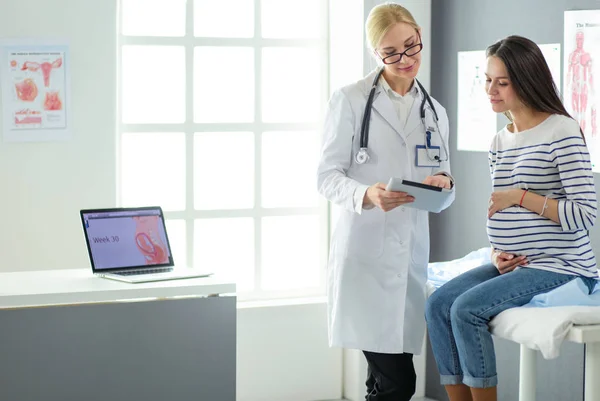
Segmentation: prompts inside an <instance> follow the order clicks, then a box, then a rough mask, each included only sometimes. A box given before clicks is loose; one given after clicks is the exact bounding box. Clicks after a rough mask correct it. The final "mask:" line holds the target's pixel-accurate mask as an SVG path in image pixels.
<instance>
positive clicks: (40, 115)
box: [0, 43, 71, 141]
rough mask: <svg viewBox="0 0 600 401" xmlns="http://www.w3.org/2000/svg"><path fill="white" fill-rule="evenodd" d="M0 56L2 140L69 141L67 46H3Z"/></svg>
mask: <svg viewBox="0 0 600 401" xmlns="http://www.w3.org/2000/svg"><path fill="white" fill-rule="evenodd" d="M0 52H1V54H0V63H1V66H0V74H1V82H2V103H3V105H2V106H3V107H2V108H3V120H4V139H5V140H6V141H52V140H65V139H68V137H69V135H68V132H69V128H70V127H69V124H68V118H67V117H68V116H69V108H68V106H69V103H70V101H71V99H70V95H69V85H68V82H69V79H68V78H69V77H68V67H69V65H68V63H69V60H68V49H67V46H63V45H35V44H8V43H2V44H0Z"/></svg>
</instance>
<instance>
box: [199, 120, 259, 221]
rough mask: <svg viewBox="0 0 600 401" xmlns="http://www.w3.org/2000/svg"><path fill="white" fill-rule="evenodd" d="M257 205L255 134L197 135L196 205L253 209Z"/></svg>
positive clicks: (216, 133) (202, 207)
mask: <svg viewBox="0 0 600 401" xmlns="http://www.w3.org/2000/svg"><path fill="white" fill-rule="evenodd" d="M253 206H254V134H252V133H251V132H203V133H196V134H195V135H194V207H195V208H196V209H204V210H215V209H250V208H252V207H253Z"/></svg>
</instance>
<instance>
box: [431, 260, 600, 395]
mask: <svg viewBox="0 0 600 401" xmlns="http://www.w3.org/2000/svg"><path fill="white" fill-rule="evenodd" d="M577 277H578V276H573V275H567V274H561V273H554V272H549V271H545V270H539V269H533V268H527V267H522V268H519V269H516V270H514V271H512V272H510V273H505V274H502V275H501V274H500V273H499V272H498V270H497V269H496V268H495V267H494V266H493V265H492V264H487V265H483V266H480V267H477V268H475V269H473V270H470V271H468V272H465V273H463V274H461V275H460V276H458V277H456V278H454V279H452V280H450V281H449V282H447V283H446V284H444V285H442V286H441V287H440V288H438V289H437V290H436V291H435V292H434V293H433V295H432V296H431V297H430V298H429V300H428V301H427V306H426V308H425V318H426V319H427V329H428V331H429V338H430V340H431V347H432V349H433V354H434V356H435V360H436V363H437V366H438V370H439V372H440V376H441V383H442V384H443V385H448V384H460V383H464V384H466V385H467V386H469V387H477V388H487V387H494V386H496V385H497V384H498V377H497V376H496V356H495V353H494V343H493V341H492V335H491V333H490V330H489V328H488V323H489V322H490V320H492V318H493V317H494V316H496V315H498V314H499V313H500V312H502V311H504V310H506V309H510V308H515V307H518V306H522V305H525V304H526V303H528V302H529V301H530V300H531V298H533V297H534V296H535V295H537V294H542V293H546V292H549V291H551V290H553V289H554V288H556V287H559V286H561V285H563V284H566V283H567V282H569V281H571V280H573V279H576V278H577ZM582 279H584V281H585V282H586V284H587V285H588V287H589V288H590V290H591V289H592V288H593V286H594V285H595V283H596V281H595V280H594V279H589V280H586V278H584V277H582Z"/></svg>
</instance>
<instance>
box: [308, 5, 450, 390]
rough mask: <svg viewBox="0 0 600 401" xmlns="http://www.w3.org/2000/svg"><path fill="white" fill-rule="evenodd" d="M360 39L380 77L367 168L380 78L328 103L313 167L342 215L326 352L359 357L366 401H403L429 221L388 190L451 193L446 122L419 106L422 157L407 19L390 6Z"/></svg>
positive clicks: (420, 333)
mask: <svg viewBox="0 0 600 401" xmlns="http://www.w3.org/2000/svg"><path fill="white" fill-rule="evenodd" d="M366 29H367V38H368V41H369V43H370V46H371V47H372V49H373V53H374V55H375V56H376V57H377V58H378V59H379V60H381V61H382V63H380V64H381V65H383V67H380V68H384V70H383V74H382V76H381V77H380V79H379V80H378V82H377V86H376V89H375V93H374V98H373V104H372V109H371V110H372V111H371V115H370V128H369V136H368V145H367V146H366V148H367V154H368V160H367V161H366V162H364V163H360V162H359V161H358V160H357V154H358V153H359V152H360V147H361V146H360V142H361V122H362V119H363V115H364V112H365V106H366V104H367V99H368V97H369V92H370V90H371V87H372V85H373V81H374V79H375V77H376V75H377V72H379V70H380V68H378V69H377V70H376V71H374V72H372V73H371V74H369V75H368V76H367V77H365V78H364V79H362V80H360V81H358V82H356V83H354V84H351V85H349V86H346V87H344V88H341V89H339V90H337V91H336V92H335V93H334V94H333V95H332V97H331V99H330V103H329V109H328V111H327V117H326V121H325V127H324V134H323V144H322V155H321V159H320V163H319V167H318V189H319V192H320V193H321V194H322V195H323V196H324V197H325V198H327V199H328V200H329V201H331V202H332V203H334V204H336V205H339V206H341V209H342V211H341V214H340V216H339V219H338V221H337V223H336V226H335V230H334V232H333V234H332V238H331V246H330V255H329V266H328V319H329V342H330V345H331V346H337V347H344V348H354V349H359V350H362V351H363V352H364V354H365V357H366V359H367V362H368V366H369V375H368V377H367V392H368V395H367V398H366V399H367V400H368V401H388V400H390V401H392V400H393V401H401V400H409V399H410V398H411V396H412V395H413V394H414V392H415V385H416V375H415V371H414V366H413V362H412V356H413V354H418V353H420V350H421V347H422V342H423V337H424V332H425V318H424V307H425V299H426V295H425V283H426V280H427V263H428V259H429V222H428V212H426V211H421V210H417V209H414V208H410V207H406V206H405V205H406V204H407V203H409V202H411V201H412V200H413V198H412V197H411V196H410V195H409V194H406V193H402V192H391V191H386V190H385V185H386V183H387V181H388V180H389V178H390V177H400V178H404V179H409V180H412V181H418V182H423V183H426V184H430V185H435V186H438V187H443V188H453V187H454V183H453V179H452V177H451V175H450V164H449V161H448V117H447V115H446V111H445V109H444V108H443V107H442V106H441V105H440V104H439V103H438V102H437V101H435V100H433V99H432V102H433V104H434V107H435V111H436V112H437V115H438V117H439V121H437V124H436V121H435V117H434V113H433V111H432V110H431V107H430V106H429V105H428V103H427V102H425V111H426V113H425V124H426V125H427V127H428V128H429V127H431V128H433V129H434V131H432V135H431V137H430V143H429V144H428V148H425V146H424V145H425V142H426V127H425V126H424V125H423V122H422V120H421V117H420V106H421V103H422V100H423V97H424V96H425V93H424V92H423V90H422V89H421V88H420V87H419V85H418V84H417V82H416V81H415V77H416V75H417V72H418V70H419V66H420V61H421V53H420V50H421V49H422V47H423V43H422V41H421V35H420V28H419V26H418V25H417V24H416V22H415V20H414V18H413V17H412V15H411V14H410V12H408V10H406V9H405V8H403V7H401V6H399V5H397V4H393V3H387V4H383V5H380V6H377V7H375V8H374V9H373V10H372V11H371V13H370V14H369V17H368V19H367V25H366ZM432 156H433V157H432ZM435 156H438V157H439V160H437V159H435ZM359 159H360V157H359ZM453 199H454V194H453V193H452V200H453ZM450 203H451V202H450Z"/></svg>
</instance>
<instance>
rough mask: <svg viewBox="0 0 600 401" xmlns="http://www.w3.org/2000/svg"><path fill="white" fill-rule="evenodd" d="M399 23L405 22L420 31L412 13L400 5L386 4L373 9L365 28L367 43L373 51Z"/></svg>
mask: <svg viewBox="0 0 600 401" xmlns="http://www.w3.org/2000/svg"><path fill="white" fill-rule="evenodd" d="M398 22H404V23H406V24H408V25H410V26H412V27H413V28H415V29H416V30H419V29H420V27H419V25H418V24H417V22H416V21H415V19H414V17H413V16H412V14H411V13H410V11H408V10H407V9H406V8H404V7H402V6H401V5H400V4H396V3H384V4H380V5H378V6H375V7H373V9H372V10H371V12H370V13H369V16H368V17H367V23H366V26H365V30H366V32H367V43H368V45H369V47H370V48H371V50H375V49H376V48H377V46H379V43H380V42H381V39H383V37H384V36H385V34H386V33H387V31H389V29H390V28H391V27H392V26H394V25H395V24H397V23H398Z"/></svg>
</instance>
